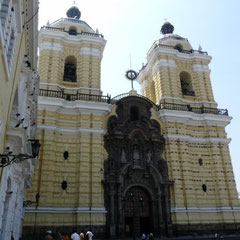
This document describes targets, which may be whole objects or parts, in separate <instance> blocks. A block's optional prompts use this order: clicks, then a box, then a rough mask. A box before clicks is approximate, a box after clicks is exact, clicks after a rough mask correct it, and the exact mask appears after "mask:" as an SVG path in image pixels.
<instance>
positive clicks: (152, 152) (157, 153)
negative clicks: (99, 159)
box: [104, 96, 171, 237]
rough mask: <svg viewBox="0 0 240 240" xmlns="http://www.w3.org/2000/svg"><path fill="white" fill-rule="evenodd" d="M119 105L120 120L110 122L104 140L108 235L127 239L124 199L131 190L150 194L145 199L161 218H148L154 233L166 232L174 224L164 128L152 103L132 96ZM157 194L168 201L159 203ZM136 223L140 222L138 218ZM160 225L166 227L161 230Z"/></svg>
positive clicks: (118, 117) (122, 100) (117, 117)
mask: <svg viewBox="0 0 240 240" xmlns="http://www.w3.org/2000/svg"><path fill="white" fill-rule="evenodd" d="M116 104H117V109H116V113H117V116H111V117H110V118H109V120H108V124H107V133H106V135H105V136H104V145H105V148H106V150H107V153H108V159H107V160H106V161H105V162H104V164H105V165H104V169H105V171H104V194H105V207H106V210H107V212H108V214H107V229H108V231H109V235H110V237H116V234H117V233H118V234H120V236H122V237H124V236H125V229H126V225H124V224H125V217H126V213H124V211H125V210H124V207H123V205H124V204H123V203H122V199H123V198H125V197H126V196H125V195H126V192H128V194H130V193H131V190H129V189H133V190H134V189H139V191H138V192H145V193H146V194H147V198H146V199H148V201H150V202H151V204H152V206H151V207H152V208H153V211H154V212H156V213H157V212H158V213H159V212H160V214H151V215H150V214H149V215H146V216H145V217H146V218H149V222H152V223H153V226H154V231H155V233H158V232H159V233H160V232H165V230H166V229H168V228H170V224H171V222H169V219H171V216H170V215H171V214H170V208H169V207H168V206H169V202H166V201H168V199H170V195H169V192H168V191H166V189H167V188H169V185H170V184H171V181H169V178H168V168H167V163H166V161H165V160H164V159H163V158H162V152H163V144H164V140H163V137H162V135H161V128H160V125H159V123H158V122H157V121H156V120H153V119H151V112H150V109H151V107H152V103H150V102H148V101H147V100H145V99H142V98H139V97H136V96H129V97H126V98H123V99H121V100H119V101H118V102H117V103H116ZM131 109H135V111H136V112H137V113H138V118H132V116H131ZM128 156H129V157H128ZM133 186H136V187H137V188H135V187H133ZM129 191H130V192H129ZM156 192H159V194H162V196H166V195H167V197H166V198H163V200H162V201H156V197H155V195H156ZM140 197H141V196H140ZM135 198H136V196H135ZM136 204H137V203H136ZM144 204H147V203H146V202H145V203H144ZM129 206H133V204H130V205H129ZM128 211H130V212H131V211H134V209H130V210H129V209H128ZM139 217H140V216H139ZM134 221H140V219H139V218H138V219H137V218H136V219H135V220H134ZM159 223H164V224H165V225H164V224H162V225H161V226H159V225H158V224H159ZM140 230H141V229H139V231H140Z"/></svg>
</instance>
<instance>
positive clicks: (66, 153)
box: [63, 151, 69, 160]
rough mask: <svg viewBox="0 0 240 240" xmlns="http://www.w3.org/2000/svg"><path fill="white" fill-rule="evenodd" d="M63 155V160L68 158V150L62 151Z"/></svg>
mask: <svg viewBox="0 0 240 240" xmlns="http://www.w3.org/2000/svg"><path fill="white" fill-rule="evenodd" d="M63 157H64V159H65V160H67V159H68V157H69V153H68V151H65V152H64V153H63Z"/></svg>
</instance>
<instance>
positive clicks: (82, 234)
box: [80, 231, 84, 240]
mask: <svg viewBox="0 0 240 240" xmlns="http://www.w3.org/2000/svg"><path fill="white" fill-rule="evenodd" d="M80 240H84V233H83V231H81V233H80Z"/></svg>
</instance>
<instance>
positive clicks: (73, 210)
mask: <svg viewBox="0 0 240 240" xmlns="http://www.w3.org/2000/svg"><path fill="white" fill-rule="evenodd" d="M25 212H26V213H60V214H62V213H107V211H106V209H105V208H104V207H73V208H72V207H37V208H36V207H26V208H25Z"/></svg>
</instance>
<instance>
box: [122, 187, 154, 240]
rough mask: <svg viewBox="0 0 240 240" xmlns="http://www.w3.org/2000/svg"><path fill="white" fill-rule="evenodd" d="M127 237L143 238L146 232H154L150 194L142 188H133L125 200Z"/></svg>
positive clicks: (129, 190)
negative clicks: (142, 235) (152, 228)
mask: <svg viewBox="0 0 240 240" xmlns="http://www.w3.org/2000/svg"><path fill="white" fill-rule="evenodd" d="M123 210H124V213H123V215H124V225H125V228H124V229H125V236H126V237H132V236H138V237H139V236H141V234H142V233H143V232H144V233H145V234H146V233H149V232H153V230H151V226H152V224H151V223H152V217H151V216H152V209H151V198H150V196H149V194H148V192H147V191H146V190H145V189H144V188H143V187H140V186H133V187H131V188H130V189H128V191H127V192H126V194H125V197H124V198H123Z"/></svg>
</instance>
